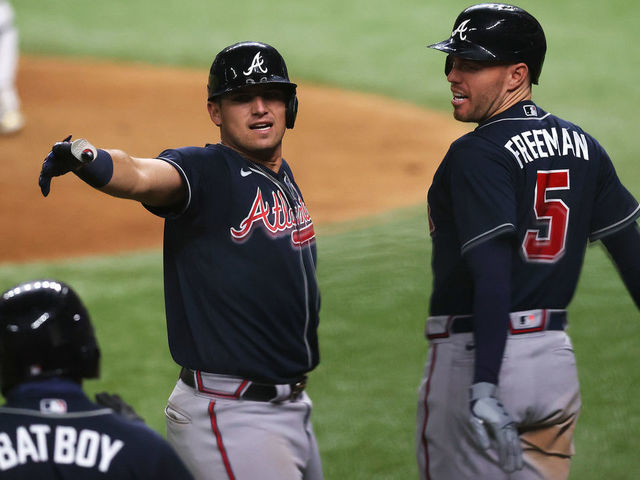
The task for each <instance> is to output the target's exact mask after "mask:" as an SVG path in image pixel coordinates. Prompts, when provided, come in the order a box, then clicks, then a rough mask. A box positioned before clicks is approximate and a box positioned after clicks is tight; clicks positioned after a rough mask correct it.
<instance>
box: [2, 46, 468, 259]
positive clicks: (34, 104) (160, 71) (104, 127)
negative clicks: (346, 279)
mask: <svg viewBox="0 0 640 480" xmlns="http://www.w3.org/2000/svg"><path fill="white" fill-rule="evenodd" d="M205 85H206V72H203V71H201V70H178V69H172V68H161V67H152V66H148V65H136V64H113V63H102V62H96V61H93V60H86V61H79V60H73V61H72V60H68V59H52V58H38V57H23V58H21V60H20V66H19V72H18V88H19V92H20V96H21V99H22V102H23V107H24V112H25V115H26V118H27V126H26V127H25V128H24V130H22V131H21V132H20V133H19V134H17V135H14V136H9V137H0V162H1V166H2V175H0V219H1V224H2V235H1V236H0V262H21V261H27V260H33V259H54V258H63V257H69V256H78V255H89V254H95V253H113V252H118V251H122V250H137V249H144V248H155V247H159V246H160V245H161V242H162V220H161V219H158V218H155V217H154V216H152V215H150V214H149V213H147V212H146V210H144V209H143V208H142V207H141V206H140V205H136V204H133V203H132V202H130V201H126V200H120V199H113V198H110V197H108V196H106V195H104V194H101V193H99V192H95V191H93V190H92V189H91V188H89V187H87V186H86V185H85V184H84V183H83V182H81V181H79V180H78V179H77V178H75V177H74V176H73V175H67V176H64V177H60V178H56V179H54V181H53V184H52V189H51V194H50V195H49V197H48V198H46V199H44V198H43V197H42V195H41V194H40V191H39V188H38V185H37V179H38V173H39V171H40V167H41V164H42V160H43V158H44V156H45V155H46V154H47V152H48V151H49V149H50V147H51V145H52V144H53V143H54V142H55V141H57V140H61V139H62V138H64V137H65V136H66V135H68V134H71V133H72V134H73V135H74V138H79V137H86V138H88V139H90V140H91V141H92V143H94V144H95V145H98V146H100V147H104V148H121V149H123V150H125V151H127V152H128V153H130V154H132V155H134V156H141V157H143V156H149V157H153V156H156V155H157V154H158V153H160V152H161V151H162V150H163V149H164V148H169V147H179V146H185V145H204V144H205V143H215V142H217V141H218V140H219V135H218V131H217V128H216V127H215V126H214V125H213V124H212V123H211V121H210V120H209V117H208V115H207V112H206V106H205V100H204V97H205ZM445 88H446V87H445ZM444 91H445V90H444V88H443V93H444ZM298 96H299V99H300V112H299V116H298V120H297V123H296V128H295V129H294V130H291V131H288V132H287V135H286V137H285V149H284V157H285V158H286V159H287V161H289V163H290V164H291V165H292V168H293V171H294V174H295V176H296V180H297V182H298V184H299V185H300V186H301V188H302V191H303V194H304V195H305V200H306V202H307V205H308V207H309V210H310V212H311V215H312V216H313V218H314V221H315V223H316V224H319V223H320V224H321V223H326V222H331V221H338V220H349V219H353V218H357V217H360V216H363V215H366V214H371V213H375V212H379V211H384V210H387V209H392V208H396V207H400V206H406V205H411V204H416V203H419V202H421V201H424V199H425V194H426V189H427V187H428V185H429V183H430V181H431V178H432V176H433V172H434V171H435V167H436V166H437V163H438V162H439V161H440V159H441V158H442V155H443V154H444V152H445V151H446V149H447V147H448V145H449V143H450V142H451V141H452V140H453V139H454V138H455V137H457V136H458V135H460V134H461V133H463V132H465V131H467V130H468V128H466V127H465V126H464V125H461V124H458V123H456V122H455V121H454V120H453V119H452V118H451V117H450V116H449V115H446V114H439V113H433V112H429V111H426V110H424V109H420V108H417V107H415V106H412V105H409V104H402V103H398V102H395V101H391V100H387V99H384V98H380V97H377V96H372V95H365V94H360V93H353V92H345V91H342V90H337V89H329V88H324V87H322V88H321V87H317V86H313V85H308V84H302V85H299V88H298Z"/></svg>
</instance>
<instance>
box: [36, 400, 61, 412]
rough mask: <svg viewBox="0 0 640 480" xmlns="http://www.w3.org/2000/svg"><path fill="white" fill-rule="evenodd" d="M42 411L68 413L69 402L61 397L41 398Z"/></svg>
mask: <svg viewBox="0 0 640 480" xmlns="http://www.w3.org/2000/svg"><path fill="white" fill-rule="evenodd" d="M40 412H42V413H58V414H60V413H67V402H65V401H64V400H62V399H61V398H43V399H42V400H40Z"/></svg>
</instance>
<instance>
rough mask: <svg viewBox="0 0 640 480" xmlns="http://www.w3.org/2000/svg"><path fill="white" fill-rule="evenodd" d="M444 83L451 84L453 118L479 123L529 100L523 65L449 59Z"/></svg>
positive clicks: (526, 72)
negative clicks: (449, 65) (448, 68)
mask: <svg viewBox="0 0 640 480" xmlns="http://www.w3.org/2000/svg"><path fill="white" fill-rule="evenodd" d="M450 61H451V70H450V71H449V73H448V74H447V80H448V81H449V83H450V84H451V92H452V93H453V98H452V100H451V104H452V105H453V116H454V118H455V119H456V120H459V121H461V122H476V123H480V122H482V121H484V120H486V119H488V118H491V117H493V116H494V115H497V114H498V113H500V112H503V111H504V110H506V109H507V108H509V107H510V106H512V105H514V104H515V103H516V102H518V101H520V100H523V99H525V98H530V95H531V90H530V87H529V82H528V81H527V75H528V69H527V66H526V65H525V64H524V63H518V64H513V65H502V64H495V63H488V62H479V61H475V60H467V59H463V58H459V57H455V56H452V57H451V58H450Z"/></svg>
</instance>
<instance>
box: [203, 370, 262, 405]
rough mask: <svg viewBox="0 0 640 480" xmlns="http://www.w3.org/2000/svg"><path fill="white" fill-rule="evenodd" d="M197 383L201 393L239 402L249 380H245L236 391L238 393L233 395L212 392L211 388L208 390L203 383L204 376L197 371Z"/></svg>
mask: <svg viewBox="0 0 640 480" xmlns="http://www.w3.org/2000/svg"><path fill="white" fill-rule="evenodd" d="M196 382H197V383H198V391H199V392H202V393H208V394H210V395H215V396H216V397H222V398H231V399H233V400H238V399H239V398H240V394H241V393H242V391H243V390H244V388H245V387H246V386H247V384H248V383H249V380H243V381H242V382H241V383H240V385H239V386H238V388H237V389H236V391H235V392H233V393H226V392H217V391H216V390H211V389H209V388H206V387H205V386H204V384H203V383H202V374H201V372H200V370H196Z"/></svg>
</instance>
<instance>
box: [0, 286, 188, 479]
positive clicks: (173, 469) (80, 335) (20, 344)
mask: <svg viewBox="0 0 640 480" xmlns="http://www.w3.org/2000/svg"><path fill="white" fill-rule="evenodd" d="M99 371H100V350H99V347H98V344H97V341H96V338H95V336H94V331H93V326H92V325H91V321H90V318H89V313H88V312H87V310H86V309H85V307H84V305H83V304H82V302H81V300H80V298H79V297H78V296H77V294H76V293H75V292H74V291H73V290H72V289H71V287H69V286H68V285H66V284H64V283H62V282H57V281H54V280H35V281H30V282H26V283H22V284H19V285H16V286H14V287H12V288H10V289H8V290H7V291H5V292H4V293H3V294H2V296H1V297H0V387H1V389H2V395H4V397H5V398H6V400H7V403H6V404H5V405H3V406H2V407H0V478H2V479H3V480H11V479H26V478H33V479H36V478H37V479H41V480H47V479H54V478H55V479H59V478H74V479H97V478H105V479H162V478H167V479H169V478H171V479H190V478H192V477H191V474H190V473H189V472H188V471H187V469H186V467H185V466H184V464H183V463H182V461H181V460H180V459H179V458H178V456H177V455H176V453H175V452H174V451H173V450H172V449H171V447H170V446H169V444H168V443H167V442H166V441H165V440H164V439H163V438H162V437H161V436H160V435H158V434H157V433H156V432H154V431H152V430H151V429H149V428H148V427H147V426H146V425H145V424H144V423H143V422H142V421H141V419H140V417H138V416H137V415H136V414H135V412H134V411H133V409H132V408H131V407H130V406H128V405H127V404H125V403H124V402H123V401H122V399H121V398H120V397H119V396H118V395H110V394H106V393H101V394H98V395H96V399H97V401H98V402H99V403H101V405H98V404H96V403H93V402H91V401H90V400H89V398H87V396H86V395H85V393H84V392H83V390H82V380H83V379H84V378H97V377H98V376H99ZM104 405H107V406H109V407H112V408H105V406H104ZM114 409H115V410H116V412H118V413H115V412H114Z"/></svg>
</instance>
